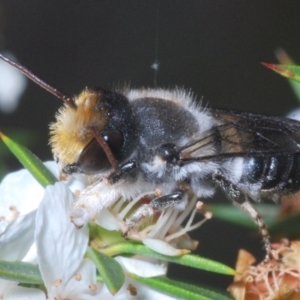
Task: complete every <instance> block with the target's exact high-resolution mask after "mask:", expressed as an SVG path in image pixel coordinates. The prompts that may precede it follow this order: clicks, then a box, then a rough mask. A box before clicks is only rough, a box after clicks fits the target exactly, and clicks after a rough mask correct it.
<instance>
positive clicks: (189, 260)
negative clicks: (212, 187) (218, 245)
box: [101, 242, 235, 275]
mask: <svg viewBox="0 0 300 300" xmlns="http://www.w3.org/2000/svg"><path fill="white" fill-rule="evenodd" d="M101 252H103V253H105V254H107V255H109V256H115V255H120V254H124V253H127V254H139V255H145V256H151V257H155V258H157V259H160V260H164V261H168V262H172V263H175V264H179V265H184V266H189V267H193V268H196V269H201V270H206V271H209V272H215V273H220V274H225V275H234V274H235V271H234V270H233V269H232V268H230V267H228V266H226V265H224V264H222V263H219V262H216V261H213V260H210V259H207V258H203V257H200V256H198V255H193V254H185V255H183V256H167V255H163V254H160V253H158V252H155V251H153V250H151V249H149V248H148V247H146V246H144V245H140V244H134V243H131V242H125V243H119V244H116V245H112V246H110V247H107V248H105V249H101Z"/></svg>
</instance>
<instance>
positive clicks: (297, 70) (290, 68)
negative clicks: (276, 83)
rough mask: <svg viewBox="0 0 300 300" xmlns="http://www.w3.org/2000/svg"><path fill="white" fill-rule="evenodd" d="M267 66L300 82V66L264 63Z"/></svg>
mask: <svg viewBox="0 0 300 300" xmlns="http://www.w3.org/2000/svg"><path fill="white" fill-rule="evenodd" d="M262 64H263V65H264V66H265V67H267V68H269V69H271V70H273V71H274V72H276V73H279V74H280V75H282V76H284V77H287V78H290V79H293V80H295V81H297V82H300V66H296V65H289V64H287V65H280V64H268V63H262Z"/></svg>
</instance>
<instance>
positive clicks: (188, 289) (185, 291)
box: [129, 274, 232, 300]
mask: <svg viewBox="0 0 300 300" xmlns="http://www.w3.org/2000/svg"><path fill="white" fill-rule="evenodd" d="M129 276H130V277H131V278H133V279H135V280H136V281H138V282H140V283H143V284H145V285H147V286H149V287H152V288H154V289H156V290H158V291H161V292H163V293H165V294H168V295H170V296H173V297H176V298H180V299H187V300H194V299H195V300H232V298H231V297H230V296H227V295H224V294H220V293H217V292H215V291H211V290H208V289H205V288H201V287H198V286H195V285H192V284H188V283H183V282H179V281H176V280H172V279H168V278H165V277H152V278H144V277H140V276H138V275H135V274H130V275H129Z"/></svg>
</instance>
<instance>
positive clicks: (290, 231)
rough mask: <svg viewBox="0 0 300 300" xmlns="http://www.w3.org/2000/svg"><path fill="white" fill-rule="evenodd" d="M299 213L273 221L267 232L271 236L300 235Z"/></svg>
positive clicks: (294, 236)
mask: <svg viewBox="0 0 300 300" xmlns="http://www.w3.org/2000/svg"><path fill="white" fill-rule="evenodd" d="M299 224H300V214H296V215H293V216H291V217H289V218H287V219H285V220H282V221H279V222H277V223H275V224H274V225H273V226H271V227H269V232H270V234H271V235H272V236H273V235H274V236H282V237H289V236H293V238H296V236H297V237H300V230H299Z"/></svg>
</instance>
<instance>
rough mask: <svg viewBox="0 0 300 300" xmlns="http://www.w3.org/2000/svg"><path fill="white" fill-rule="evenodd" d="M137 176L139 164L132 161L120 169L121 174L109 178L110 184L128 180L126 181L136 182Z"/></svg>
mask: <svg viewBox="0 0 300 300" xmlns="http://www.w3.org/2000/svg"><path fill="white" fill-rule="evenodd" d="M136 176H137V164H136V162H135V160H130V161H128V162H126V163H124V164H123V165H121V166H120V167H119V172H113V173H111V174H110V175H109V176H108V181H109V182H110V184H115V183H117V182H118V181H119V180H121V179H123V178H126V180H129V181H134V180H135V179H136Z"/></svg>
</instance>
